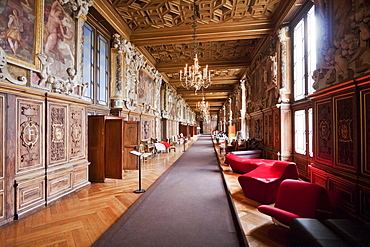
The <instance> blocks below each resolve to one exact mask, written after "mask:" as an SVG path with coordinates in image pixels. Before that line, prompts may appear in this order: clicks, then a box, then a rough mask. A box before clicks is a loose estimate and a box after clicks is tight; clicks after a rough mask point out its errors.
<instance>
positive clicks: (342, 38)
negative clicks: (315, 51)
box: [313, 0, 370, 90]
mask: <svg viewBox="0 0 370 247" xmlns="http://www.w3.org/2000/svg"><path fill="white" fill-rule="evenodd" d="M318 2H322V4H320V5H319V6H318V13H319V14H320V15H319V16H320V17H321V20H322V24H323V25H324V28H323V29H321V30H323V31H324V37H326V35H327V33H331V39H329V38H327V39H325V38H324V39H323V44H319V48H320V54H319V55H320V56H319V58H318V59H319V65H318V68H317V70H315V72H314V75H313V79H314V80H315V83H314V85H313V87H314V88H315V89H316V90H319V89H322V88H325V87H328V86H330V85H331V84H335V83H338V82H342V81H345V80H349V79H352V78H356V77H358V76H361V75H362V74H364V73H368V72H369V71H370V53H369V50H368V49H367V47H368V46H369V43H370V21H369V20H370V12H369V11H368V7H369V6H368V5H369V3H368V2H367V1H362V0H345V1H332V8H331V9H329V7H328V6H329V5H328V4H327V1H318ZM328 12H331V14H326V13H328ZM321 13H322V14H321ZM330 17H331V19H328V18H330ZM329 23H331V24H332V25H331V26H330V24H329Z"/></svg>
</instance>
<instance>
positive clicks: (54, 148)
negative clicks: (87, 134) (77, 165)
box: [47, 103, 67, 166]
mask: <svg viewBox="0 0 370 247" xmlns="http://www.w3.org/2000/svg"><path fill="white" fill-rule="evenodd" d="M48 121H49V122H48V137H49V139H48V143H47V146H48V166H55V165H57V164H58V163H61V162H66V161H67V140H66V132H67V129H66V128H67V105H65V104H61V103H49V105H48Z"/></svg>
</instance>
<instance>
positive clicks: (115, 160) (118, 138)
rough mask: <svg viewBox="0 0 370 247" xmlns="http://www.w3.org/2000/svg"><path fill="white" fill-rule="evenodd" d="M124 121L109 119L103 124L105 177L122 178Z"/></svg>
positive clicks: (117, 118) (115, 118)
mask: <svg viewBox="0 0 370 247" xmlns="http://www.w3.org/2000/svg"><path fill="white" fill-rule="evenodd" d="M123 120H124V119H123V118H120V117H109V118H107V120H106V122H105V177H107V178H119V179H121V178H122V165H123V157H124V146H123V142H124V139H125V137H124V121H123Z"/></svg>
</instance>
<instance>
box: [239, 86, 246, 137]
mask: <svg viewBox="0 0 370 247" xmlns="http://www.w3.org/2000/svg"><path fill="white" fill-rule="evenodd" d="M240 88H241V91H242V109H241V110H240V121H241V123H240V124H241V131H242V134H243V138H244V139H246V138H247V135H246V134H247V133H246V121H245V114H246V111H247V104H246V101H247V97H246V89H245V80H241V81H240Z"/></svg>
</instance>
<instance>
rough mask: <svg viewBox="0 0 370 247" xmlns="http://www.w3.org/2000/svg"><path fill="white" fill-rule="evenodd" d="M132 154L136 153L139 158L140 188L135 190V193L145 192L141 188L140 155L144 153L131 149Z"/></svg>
mask: <svg viewBox="0 0 370 247" xmlns="http://www.w3.org/2000/svg"><path fill="white" fill-rule="evenodd" d="M130 154H133V155H136V156H137V157H138V159H139V162H138V163H139V189H138V190H135V191H134V193H144V192H145V190H144V189H142V188H141V158H140V156H141V155H142V153H140V152H138V151H135V150H134V151H130Z"/></svg>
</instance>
